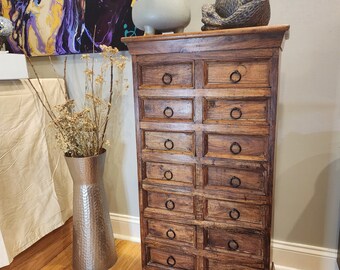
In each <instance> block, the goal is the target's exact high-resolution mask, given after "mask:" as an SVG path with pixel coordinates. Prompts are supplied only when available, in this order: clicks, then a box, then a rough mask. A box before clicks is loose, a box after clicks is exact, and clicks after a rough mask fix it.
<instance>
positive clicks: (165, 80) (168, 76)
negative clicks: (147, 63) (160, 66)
mask: <svg viewBox="0 0 340 270" xmlns="http://www.w3.org/2000/svg"><path fill="white" fill-rule="evenodd" d="M162 82H163V83H164V84H165V85H170V84H171V83H172V75H171V74H170V73H164V75H163V77H162Z"/></svg>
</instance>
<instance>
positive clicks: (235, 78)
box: [229, 70, 242, 83]
mask: <svg viewBox="0 0 340 270" xmlns="http://www.w3.org/2000/svg"><path fill="white" fill-rule="evenodd" d="M229 79H230V81H231V82H232V83H238V82H239V81H241V79H242V75H241V73H240V72H239V71H238V70H235V71H233V72H232V73H231V74H230V77H229Z"/></svg>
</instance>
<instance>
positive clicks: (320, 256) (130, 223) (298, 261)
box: [110, 213, 339, 270]
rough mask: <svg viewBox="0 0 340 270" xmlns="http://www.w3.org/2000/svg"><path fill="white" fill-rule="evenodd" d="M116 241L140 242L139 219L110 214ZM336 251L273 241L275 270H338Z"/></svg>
mask: <svg viewBox="0 0 340 270" xmlns="http://www.w3.org/2000/svg"><path fill="white" fill-rule="evenodd" d="M110 217H111V222H112V227H113V232H114V235H115V237H116V238H117V239H123V240H129V241H133V242H140V230H139V217H133V216H127V215H120V214H114V213H111V214H110ZM336 258H337V250H335V249H327V248H321V247H314V246H308V245H302V244H298V243H290V242H283V241H278V240H273V260H274V263H275V270H339V268H338V266H337V263H336Z"/></svg>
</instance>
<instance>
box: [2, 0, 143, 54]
mask: <svg viewBox="0 0 340 270" xmlns="http://www.w3.org/2000/svg"><path fill="white" fill-rule="evenodd" d="M132 2H134V0H22V1H18V0H0V3H1V4H0V11H1V13H2V15H3V16H4V17H5V18H8V19H10V20H11V21H12V22H13V24H14V31H13V33H12V34H11V36H10V37H9V39H8V42H7V47H8V48H7V49H8V50H9V51H11V52H15V53H19V52H21V51H22V50H25V51H26V53H27V54H28V55H30V56H42V55H63V54H78V53H89V52H98V51H100V49H99V46H100V45H102V44H103V45H107V46H109V45H111V46H112V47H117V48H118V49H119V50H126V49H127V48H126V46H125V45H124V44H123V43H121V42H120V39H121V37H124V36H135V35H141V34H142V33H143V32H141V31H140V30H138V29H137V28H136V27H135V26H134V24H133V22H132V19H131V6H132Z"/></svg>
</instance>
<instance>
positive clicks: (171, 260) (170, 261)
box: [166, 256, 176, 267]
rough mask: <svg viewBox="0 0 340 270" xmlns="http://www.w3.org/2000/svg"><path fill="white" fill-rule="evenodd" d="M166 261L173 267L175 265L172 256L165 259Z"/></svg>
mask: <svg viewBox="0 0 340 270" xmlns="http://www.w3.org/2000/svg"><path fill="white" fill-rule="evenodd" d="M166 263H167V264H168V265H169V266H170V267H174V266H175V265H176V260H175V258H174V257H173V256H170V257H169V258H168V259H167V260H166Z"/></svg>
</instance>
